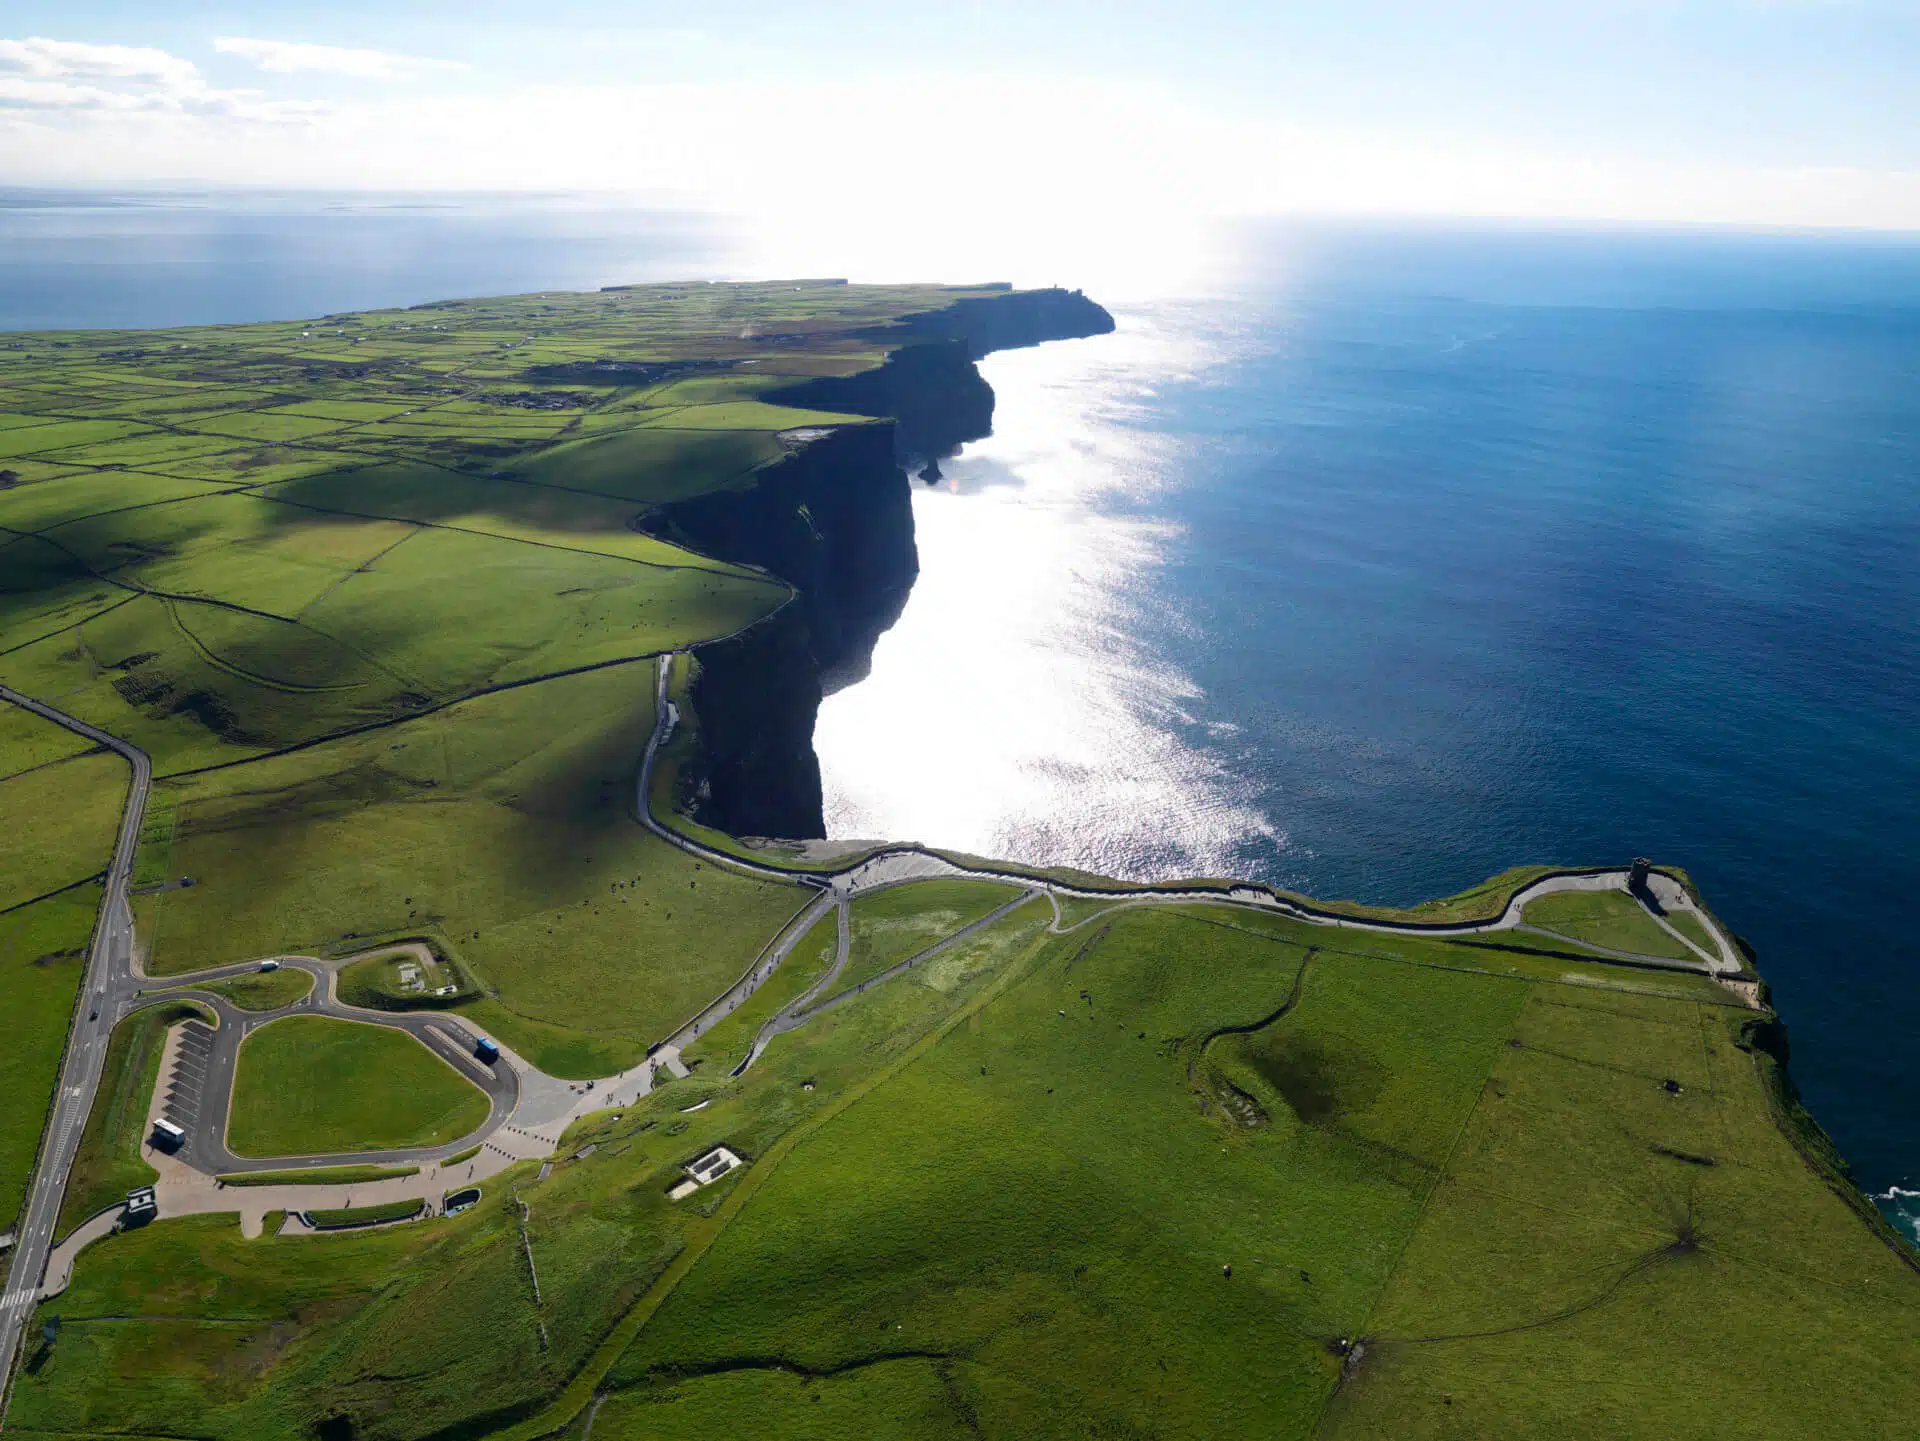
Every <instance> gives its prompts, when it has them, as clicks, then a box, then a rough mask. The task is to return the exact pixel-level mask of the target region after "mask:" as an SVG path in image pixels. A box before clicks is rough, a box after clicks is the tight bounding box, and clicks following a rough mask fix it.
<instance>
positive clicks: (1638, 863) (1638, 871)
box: [1627, 856, 1653, 891]
mask: <svg viewBox="0 0 1920 1441" xmlns="http://www.w3.org/2000/svg"><path fill="white" fill-rule="evenodd" d="M1652 869H1653V862H1652V861H1650V860H1648V859H1647V858H1646V857H1645V856H1635V857H1634V858H1633V864H1632V865H1631V866H1630V867H1628V869H1627V889H1628V890H1630V891H1644V890H1645V889H1646V888H1647V874H1648V872H1650V871H1651V870H1652Z"/></svg>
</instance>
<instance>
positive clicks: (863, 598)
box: [645, 367, 971, 690]
mask: <svg viewBox="0 0 1920 1441" xmlns="http://www.w3.org/2000/svg"><path fill="white" fill-rule="evenodd" d="M969 368H971V367H969ZM892 431H893V427H891V426H888V425H846V426H840V427H838V428H837V429H834V430H830V431H826V432H824V433H821V434H818V435H816V436H815V437H814V438H812V439H802V440H797V441H796V442H795V450H794V453H793V454H792V455H790V456H788V457H787V459H786V460H784V461H781V462H780V463H778V464H777V465H773V466H769V467H768V468H767V469H765V470H763V471H761V472H760V473H759V475H758V476H757V477H756V480H755V483H754V484H753V485H752V486H751V487H750V488H747V489H743V490H723V491H714V492H712V493H710V494H707V495H702V496H696V497H695V498H693V499H692V500H683V501H677V502H675V503H674V504H672V505H666V506H661V507H660V508H659V509H657V510H655V511H652V512H651V513H650V514H649V515H648V516H647V518H646V521H645V526H646V528H647V529H648V530H649V531H651V532H652V533H654V534H656V535H659V536H662V537H664V538H666V539H668V540H674V541H679V542H682V543H684V544H686V545H690V546H692V547H693V548H694V549H695V550H698V551H701V552H703V553H704V554H707V555H712V556H719V557H721V558H723V559H726V560H731V561H736V562H739V563H742V564H746V565H757V566H759V567H760V568H761V569H762V570H767V571H771V572H772V573H773V574H774V575H777V576H779V577H780V578H781V579H782V580H784V581H786V582H787V584H789V585H791V586H793V587H794V588H795V589H796V590H798V591H799V592H800V597H799V600H798V602H797V603H796V604H797V608H798V609H799V610H800V612H801V613H802V615H803V617H804V631H805V639H806V649H807V651H808V653H809V654H810V655H811V657H812V660H813V663H814V666H815V667H816V669H817V670H818V672H819V674H820V676H821V678H822V681H823V683H824V684H825V686H826V689H828V690H837V689H839V687H840V686H842V685H844V684H846V683H847V682H848V681H850V680H857V679H858V678H859V677H861V676H863V675H865V674H866V671H867V665H868V663H869V662H870V660H871V659H872V655H873V643H874V641H876V640H878V639H879V637H880V633H881V632H882V631H883V630H885V629H886V628H887V627H888V626H890V625H892V624H893V623H894V621H896V620H898V619H899V618H900V611H901V608H902V607H903V606H905V605H906V603H907V593H908V592H909V591H910V590H912V589H913V582H914V577H915V576H917V575H918V574H919V573H920V556H919V552H918V551H917V550H916V549H915V547H914V543H913V505H912V497H911V495H910V493H909V488H908V483H907V477H906V475H905V474H904V473H903V472H902V471H901V469H900V467H899V465H898V463H897V462H896V461H895V460H894V441H893V434H892ZM790 608H791V607H790ZM702 653H703V654H704V653H705V652H704V651H703V652H702Z"/></svg>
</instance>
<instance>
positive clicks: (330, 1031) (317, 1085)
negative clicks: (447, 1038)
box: [227, 1016, 487, 1156]
mask: <svg viewBox="0 0 1920 1441" xmlns="http://www.w3.org/2000/svg"><path fill="white" fill-rule="evenodd" d="M486 1118H487V1099H486V1096H485V1095H484V1094H483V1093H482V1092H481V1091H480V1090H479V1088H477V1087H476V1086H474V1085H473V1083H472V1082H471V1081H468V1080H467V1079H466V1078H464V1077H463V1076H462V1075H461V1074H460V1073H459V1072H458V1071H456V1070H454V1069H453V1067H452V1066H450V1065H448V1064H447V1063H446V1062H445V1061H443V1060H441V1059H440V1058H439V1057H438V1056H436V1055H434V1054H433V1052H431V1051H429V1050H428V1049H427V1048H426V1047H425V1046H423V1045H421V1044H420V1042H418V1041H416V1040H415V1039H414V1038H413V1037H412V1036H410V1035H408V1034H407V1033H406V1032H405V1031H399V1030H395V1029H393V1028H392V1027H389V1026H374V1025H364V1024H361V1023H360V1022H357V1021H340V1020H335V1019H333V1018H332V1017H329V1016H288V1017H285V1018H284V1019H282V1020H278V1021H270V1022H268V1023H267V1024H266V1025H264V1026H262V1027H261V1028H260V1029H259V1030H257V1031H254V1032H253V1033H252V1034H251V1035H249V1036H248V1037H247V1039H246V1040H245V1041H243V1042H242V1043H241V1046H240V1061H239V1065H238V1066H237V1067H236V1069H235V1075H234V1080H233V1105H232V1109H231V1110H230V1112H229V1114H228V1116H227V1145H228V1147H229V1148H230V1149H231V1150H232V1151H233V1152H234V1154H236V1155H240V1156H307V1155H316V1154H321V1153H324V1152H329V1151H371V1150H397V1149H400V1148H402V1147H407V1146H434V1145H439V1144H440V1143H442V1142H444V1141H451V1140H454V1139H456V1138H458V1137H460V1136H464V1135H465V1134H466V1133H467V1132H469V1131H471V1130H473V1129H474V1128H475V1127H476V1126H478V1125H479V1124H480V1123H481V1122H482V1121H484V1120H486Z"/></svg>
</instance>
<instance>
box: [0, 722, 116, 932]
mask: <svg viewBox="0 0 1920 1441" xmlns="http://www.w3.org/2000/svg"><path fill="white" fill-rule="evenodd" d="M8 709H9V710H10V711H11V710H12V709H13V708H12V707H8ZM127 782H128V772H127V763H126V761H124V760H122V759H121V758H120V757H119V756H117V755H114V754H112V753H110V752H104V751H97V752H90V753H87V754H82V755H75V756H69V757H68V758H66V759H65V760H59V761H54V762H52V763H50V764H47V765H42V766H39V767H37V768H36V769H33V770H28V771H22V772H21V773H19V774H17V775H14V776H10V777H8V778H7V779H6V780H0V820H4V821H5V824H4V825H0V910H5V909H8V908H11V907H13V906H18V905H22V904H24V903H25V902H27V901H30V900H33V899H34V898H35V897H37V896H44V895H48V894H50V893H51V892H54V891H58V890H62V889H64V888H65V887H67V886H71V885H73V884H74V883H75V882H77V881H83V880H85V879H87V877H89V876H93V875H98V874H99V873H100V872H102V871H104V870H105V869H106V868H107V862H108V861H109V860H110V859H111V858H112V856H113V841H114V836H115V835H116V833H117V832H118V831H119V829H120V812H121V810H122V809H123V808H124V807H125V804H126V797H127Z"/></svg>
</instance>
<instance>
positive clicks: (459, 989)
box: [334, 950, 479, 1011]
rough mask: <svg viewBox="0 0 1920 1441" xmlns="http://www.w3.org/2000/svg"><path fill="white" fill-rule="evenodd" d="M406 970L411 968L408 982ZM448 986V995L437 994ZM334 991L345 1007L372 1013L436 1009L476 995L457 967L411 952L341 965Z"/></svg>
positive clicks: (475, 991) (368, 958) (371, 957)
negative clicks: (424, 958)
mask: <svg viewBox="0 0 1920 1441" xmlns="http://www.w3.org/2000/svg"><path fill="white" fill-rule="evenodd" d="M407 968H411V979H409V972H408V969H407ZM449 986H451V987H452V988H453V990H452V993H451V994H449V995H442V994H440V993H441V991H442V990H444V989H446V988H447V987H449ZM334 989H335V993H336V994H337V995H338V996H339V998H340V999H341V1000H342V1001H343V1002H345V1003H346V1004H347V1005H349V1006H364V1007H366V1008H367V1009H369V1010H375V1011H413V1010H439V1009H443V1008H445V1007H447V1006H455V1005H459V1004H460V1003H461V1002H462V1001H470V1000H472V999H473V998H474V997H475V996H477V995H478V994H479V992H478V990H476V989H475V987H474V986H473V985H472V983H471V982H469V981H468V980H467V979H466V977H465V976H463V975H462V974H461V973H460V970H459V968H458V967H457V966H455V965H453V964H451V963H449V962H447V961H443V960H440V959H439V958H438V957H436V958H435V959H433V960H430V961H427V960H422V959H421V958H420V956H419V954H418V953H417V952H415V951H412V950H402V951H393V952H391V953H389V954H387V955H382V956H369V957H367V958H366V959H365V960H362V961H355V962H354V963H353V964H352V965H350V966H342V967H341V968H340V972H339V974H338V975H337V976H336V977H335V978H334Z"/></svg>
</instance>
